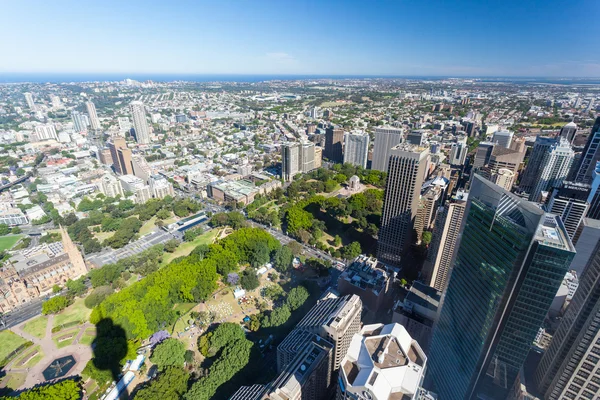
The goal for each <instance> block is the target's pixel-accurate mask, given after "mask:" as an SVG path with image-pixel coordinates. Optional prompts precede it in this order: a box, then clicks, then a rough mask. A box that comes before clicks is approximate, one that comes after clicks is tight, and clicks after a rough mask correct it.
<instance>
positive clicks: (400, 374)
mask: <svg viewBox="0 0 600 400" xmlns="http://www.w3.org/2000/svg"><path fill="white" fill-rule="evenodd" d="M426 365H427V356H426V355H425V353H424V352H423V350H422V349H421V346H419V343H417V341H416V340H414V339H413V338H412V337H411V336H410V335H409V334H408V332H407V331H406V329H405V328H404V327H403V326H402V325H399V324H387V325H384V324H372V325H365V326H363V328H362V329H361V331H360V333H359V334H356V335H354V337H353V338H352V343H351V345H350V348H349V349H348V353H347V354H346V357H344V360H343V362H342V368H340V376H339V379H338V392H337V397H336V400H347V399H348V400H350V399H353V400H354V399H365V400H366V399H368V400H388V399H389V400H393V399H398V400H411V399H412V400H417V399H419V398H420V387H421V382H422V380H423V376H424V375H425V368H426Z"/></svg>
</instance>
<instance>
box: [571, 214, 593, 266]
mask: <svg viewBox="0 0 600 400" xmlns="http://www.w3.org/2000/svg"><path fill="white" fill-rule="evenodd" d="M579 231H580V232H581V234H580V236H579V239H578V240H577V244H576V245H575V250H576V251H577V254H576V255H575V258H573V262H572V263H571V267H570V268H571V269H572V270H574V271H575V272H576V273H577V276H579V277H581V276H582V275H583V269H584V268H585V266H586V265H587V264H588V263H589V261H590V259H591V258H592V257H594V251H595V249H596V247H597V246H598V244H599V243H600V220H597V219H590V218H584V219H583V221H581V224H580V225H579Z"/></svg>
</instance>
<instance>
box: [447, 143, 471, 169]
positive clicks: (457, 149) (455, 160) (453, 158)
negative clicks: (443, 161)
mask: <svg viewBox="0 0 600 400" xmlns="http://www.w3.org/2000/svg"><path fill="white" fill-rule="evenodd" d="M465 139H466V138H465ZM468 152H469V146H467V143H466V140H460V141H457V142H456V143H452V145H451V146H450V154H449V159H448V162H449V163H450V165H455V166H462V165H464V164H465V160H466V159H467V153H468Z"/></svg>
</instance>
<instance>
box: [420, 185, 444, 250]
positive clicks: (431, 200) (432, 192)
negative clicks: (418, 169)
mask: <svg viewBox="0 0 600 400" xmlns="http://www.w3.org/2000/svg"><path fill="white" fill-rule="evenodd" d="M421 192H422V193H423V194H422V195H421V198H420V199H419V208H418V210H417V216H416V217H415V234H416V235H417V242H418V243H420V242H421V238H422V235H423V232H424V231H425V230H429V229H430V228H431V226H432V224H433V221H434V219H435V214H436V211H437V209H438V207H439V205H440V203H442V202H443V196H444V191H443V190H442V189H441V188H440V187H439V186H435V185H431V186H428V187H427V189H425V190H424V191H423V190H422V191H421Z"/></svg>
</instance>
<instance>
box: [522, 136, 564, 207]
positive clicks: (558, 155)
mask: <svg viewBox="0 0 600 400" xmlns="http://www.w3.org/2000/svg"><path fill="white" fill-rule="evenodd" d="M574 157H575V152H574V151H573V149H572V148H571V144H570V143H569V142H568V141H567V140H566V139H564V138H558V139H554V138H544V137H540V136H538V137H537V139H536V140H535V144H534V146H533V150H532V152H531V156H530V158H529V162H528V164H527V168H526V169H525V172H524V173H523V179H522V181H521V186H520V189H521V191H522V192H524V193H527V194H529V200H530V201H539V200H540V198H541V196H542V192H549V191H551V190H552V189H553V188H555V187H559V186H560V185H562V182H563V180H564V179H566V177H567V174H568V173H569V169H570V168H571V164H572V163H573V158H574Z"/></svg>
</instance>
